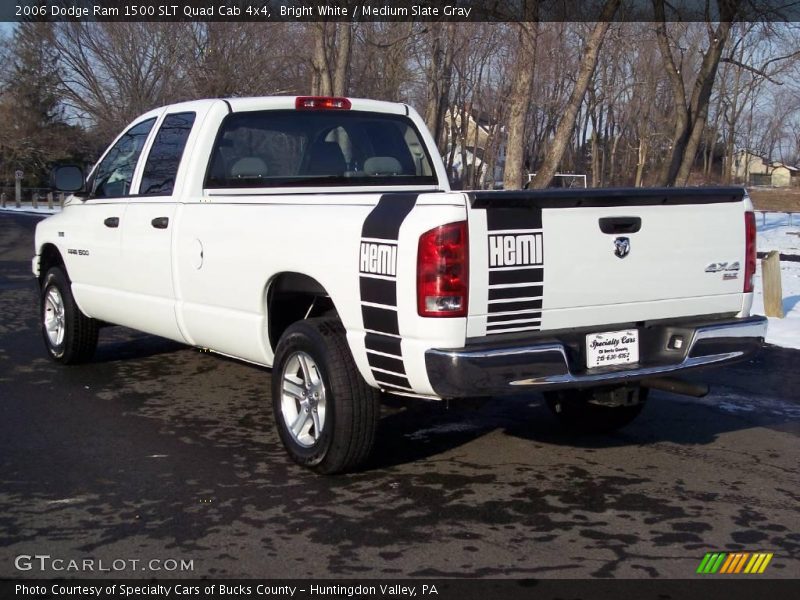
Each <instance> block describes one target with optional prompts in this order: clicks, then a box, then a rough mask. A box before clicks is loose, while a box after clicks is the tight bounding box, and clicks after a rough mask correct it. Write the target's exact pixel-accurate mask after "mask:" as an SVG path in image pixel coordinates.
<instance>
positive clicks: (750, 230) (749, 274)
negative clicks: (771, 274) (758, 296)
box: [744, 212, 756, 293]
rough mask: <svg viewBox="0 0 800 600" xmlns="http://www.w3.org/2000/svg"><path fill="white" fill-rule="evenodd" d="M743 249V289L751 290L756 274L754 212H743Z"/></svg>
mask: <svg viewBox="0 0 800 600" xmlns="http://www.w3.org/2000/svg"><path fill="white" fill-rule="evenodd" d="M744 232H745V251H744V291H745V293H747V292H752V291H753V277H754V276H755V274H756V214H755V213H754V212H746V213H744Z"/></svg>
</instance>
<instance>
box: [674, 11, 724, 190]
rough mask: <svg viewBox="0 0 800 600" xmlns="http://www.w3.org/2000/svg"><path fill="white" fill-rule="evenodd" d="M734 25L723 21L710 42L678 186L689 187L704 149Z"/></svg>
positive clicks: (694, 98)
mask: <svg viewBox="0 0 800 600" xmlns="http://www.w3.org/2000/svg"><path fill="white" fill-rule="evenodd" d="M732 24H733V23H732V22H731V21H723V22H722V23H720V24H719V25H718V26H717V29H716V30H715V32H714V37H713V38H712V39H711V40H710V45H709V48H708V50H707V51H706V54H705V56H704V57H703V65H702V67H701V68H700V73H698V75H697V80H696V81H695V84H694V91H693V93H692V103H691V106H690V111H691V119H692V123H691V130H690V132H689V138H688V140H687V142H686V148H685V149H684V154H683V157H682V160H681V163H680V167H679V169H678V173H677V176H676V178H675V181H674V184H675V185H686V184H687V183H688V182H689V175H690V174H691V172H692V165H693V164H694V160H695V157H696V156H697V149H698V148H699V147H700V140H701V139H702V138H703V134H704V133H705V129H706V121H707V120H708V104H709V101H710V100H711V91H712V89H713V87H714V80H715V79H716V77H717V67H719V60H720V58H722V49H723V48H724V46H725V42H726V41H727V39H728V33H729V32H730V29H731V25H732Z"/></svg>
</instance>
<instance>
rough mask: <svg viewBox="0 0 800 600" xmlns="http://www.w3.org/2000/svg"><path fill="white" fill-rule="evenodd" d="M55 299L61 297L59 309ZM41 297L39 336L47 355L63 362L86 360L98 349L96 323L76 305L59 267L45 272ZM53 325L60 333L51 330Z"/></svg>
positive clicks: (69, 363)
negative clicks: (42, 340) (59, 329)
mask: <svg viewBox="0 0 800 600" xmlns="http://www.w3.org/2000/svg"><path fill="white" fill-rule="evenodd" d="M56 299H59V300H60V303H61V309H60V310H58V309H57V305H56V302H55V301H56ZM40 300H41V301H40V305H39V314H40V316H41V326H42V337H43V338H44V344H45V347H46V348H47V354H48V355H49V356H50V358H52V359H53V360H55V361H57V362H60V363H62V364H65V365H74V364H79V363H82V362H86V361H88V360H89V359H90V358H91V357H92V355H93V354H94V351H95V350H96V349H97V332H98V330H99V324H98V323H97V321H95V320H94V319H90V318H89V317H87V316H86V315H84V314H83V313H82V312H81V310H80V309H79V308H78V305H77V304H76V303H75V298H73V296H72V289H71V287H70V284H69V280H68V279H67V276H66V274H65V273H64V271H63V270H62V268H61V267H52V268H51V269H50V270H49V271H47V273H46V274H45V276H44V280H43V281H42V289H41V298H40ZM55 325H60V327H61V333H60V334H59V333H56V331H55V330H53V326H55ZM48 326H51V327H50V331H48Z"/></svg>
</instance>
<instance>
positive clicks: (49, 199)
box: [47, 192, 53, 210]
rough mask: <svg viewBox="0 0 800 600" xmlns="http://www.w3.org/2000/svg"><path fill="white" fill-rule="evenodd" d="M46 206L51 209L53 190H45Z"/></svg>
mask: <svg viewBox="0 0 800 600" xmlns="http://www.w3.org/2000/svg"><path fill="white" fill-rule="evenodd" d="M47 208H48V209H49V210H53V192H47Z"/></svg>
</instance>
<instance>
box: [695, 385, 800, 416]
mask: <svg viewBox="0 0 800 600" xmlns="http://www.w3.org/2000/svg"><path fill="white" fill-rule="evenodd" d="M681 401H682V402H691V403H692V404H702V405H704V406H708V407H710V408H714V409H715V410H721V411H722V412H726V413H728V414H731V415H739V416H744V415H748V414H758V415H759V416H765V415H766V416H769V417H776V418H779V419H782V420H783V419H791V420H793V421H794V420H799V419H800V405H798V404H797V403H796V402H792V401H790V400H784V399H781V398H773V397H769V396H745V395H742V394H741V393H739V392H737V391H735V390H733V389H731V388H726V387H719V386H714V391H713V393H712V394H709V395H708V396H706V397H705V398H692V397H689V396H685V397H683V398H682V399H681Z"/></svg>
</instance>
